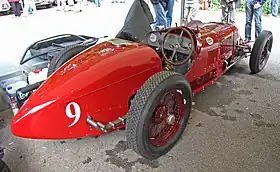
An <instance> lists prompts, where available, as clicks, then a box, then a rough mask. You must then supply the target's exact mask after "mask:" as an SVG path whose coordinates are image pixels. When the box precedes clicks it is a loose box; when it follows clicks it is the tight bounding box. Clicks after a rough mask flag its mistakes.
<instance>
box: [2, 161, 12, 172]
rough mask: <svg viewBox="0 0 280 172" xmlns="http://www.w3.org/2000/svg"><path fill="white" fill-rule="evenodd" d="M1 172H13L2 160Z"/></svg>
mask: <svg viewBox="0 0 280 172" xmlns="http://www.w3.org/2000/svg"><path fill="white" fill-rule="evenodd" d="M0 172H11V171H10V169H9V167H8V166H7V164H6V163H5V162H4V161H3V160H0Z"/></svg>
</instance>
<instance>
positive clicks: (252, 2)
mask: <svg viewBox="0 0 280 172" xmlns="http://www.w3.org/2000/svg"><path fill="white" fill-rule="evenodd" d="M265 2H266V0H246V3H245V12H246V24H245V41H247V42H249V41H251V29H252V20H253V16H254V19H255V38H257V37H258V36H259V34H260V33H261V31H262V18H261V17H262V6H263V4H264V3H265Z"/></svg>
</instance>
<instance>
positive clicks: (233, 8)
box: [230, 2, 236, 23]
mask: <svg viewBox="0 0 280 172" xmlns="http://www.w3.org/2000/svg"><path fill="white" fill-rule="evenodd" d="M235 15H236V10H235V3H234V2H233V3H232V5H231V7H230V22H231V23H235Z"/></svg>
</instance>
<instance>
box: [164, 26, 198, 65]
mask: <svg viewBox="0 0 280 172" xmlns="http://www.w3.org/2000/svg"><path fill="white" fill-rule="evenodd" d="M179 29H180V30H181V33H180V36H179V38H178V39H177V43H176V44H175V45H172V46H170V48H172V49H173V52H172V55H171V57H167V56H166V54H165V51H166V50H165V48H164V47H165V46H164V44H165V41H166V38H167V36H168V34H170V33H171V32H173V31H174V30H179ZM184 33H187V35H188V38H190V40H191V46H187V47H184V46H183V45H182V42H183V34H184ZM180 47H181V48H183V49H186V50H187V51H188V52H190V53H189V54H188V56H187V57H186V58H184V60H181V61H175V60H174V56H175V54H176V53H177V50H178V49H179V48H180ZM194 48H195V43H194V39H193V35H192V33H191V32H190V31H189V30H187V29H186V28H184V27H174V28H171V29H169V30H168V31H167V32H166V33H165V35H164V37H163V41H162V46H161V53H162V56H163V57H164V58H165V60H166V61H167V62H168V63H170V64H172V65H174V66H179V65H182V64H184V63H186V62H187V61H188V60H189V59H190V57H191V56H192V55H193V54H194Z"/></svg>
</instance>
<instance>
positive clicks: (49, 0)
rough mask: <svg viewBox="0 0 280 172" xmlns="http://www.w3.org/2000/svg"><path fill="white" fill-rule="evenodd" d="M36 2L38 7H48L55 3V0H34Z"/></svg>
mask: <svg viewBox="0 0 280 172" xmlns="http://www.w3.org/2000/svg"><path fill="white" fill-rule="evenodd" d="M34 2H35V6H36V7H41V6H46V7H48V8H50V7H52V5H53V4H54V3H55V2H54V0H34Z"/></svg>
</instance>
